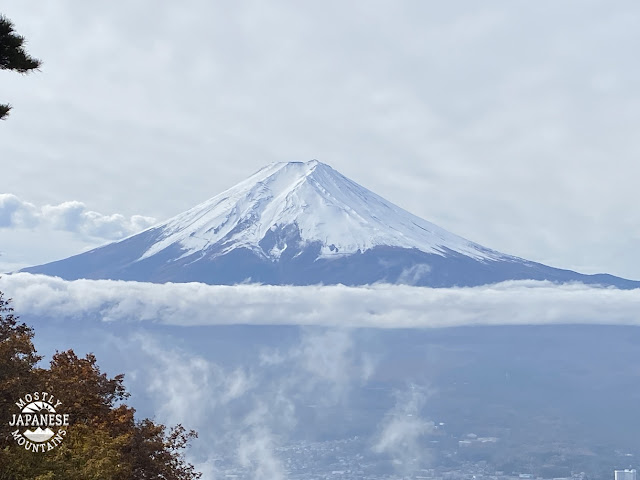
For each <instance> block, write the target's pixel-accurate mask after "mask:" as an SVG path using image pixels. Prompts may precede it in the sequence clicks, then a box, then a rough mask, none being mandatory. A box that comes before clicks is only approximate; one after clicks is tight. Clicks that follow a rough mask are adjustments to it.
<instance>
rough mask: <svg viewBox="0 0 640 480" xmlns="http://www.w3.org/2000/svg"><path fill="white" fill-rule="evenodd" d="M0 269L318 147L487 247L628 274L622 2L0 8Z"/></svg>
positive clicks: (153, 215) (121, 227)
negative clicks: (9, 25)
mask: <svg viewBox="0 0 640 480" xmlns="http://www.w3.org/2000/svg"><path fill="white" fill-rule="evenodd" d="M2 13H4V14H5V15H7V16H8V17H9V18H10V19H11V20H12V21H13V22H14V23H15V26H16V29H17V31H18V32H19V33H20V34H22V35H24V36H25V37H26V38H27V41H28V43H27V49H28V51H29V53H31V54H32V55H34V56H36V57H38V58H41V59H42V60H43V65H42V67H41V71H39V72H36V73H32V74H30V75H27V76H21V75H19V74H17V73H15V72H6V71H2V72H0V85H2V95H1V97H0V102H3V103H6V102H8V103H11V104H12V105H13V106H14V109H13V111H12V113H11V115H10V117H9V118H8V119H7V120H6V121H4V122H2V123H0V144H1V145H2V154H1V155H0V166H1V167H2V172H1V175H0V271H1V270H4V271H6V270H10V269H14V268H19V267H21V266H26V265H31V264H37V263H42V262H45V261H50V260H54V259H58V258H62V257H65V256H68V255H71V254H74V253H78V252H80V251H82V250H85V249H88V248H92V247H94V246H97V245H100V244H103V243H105V242H108V241H112V240H115V239H117V238H121V237H122V236H124V235H128V234H131V233H135V232H136V231H139V230H140V229H142V228H145V227H146V226H149V225H151V224H153V223H154V221H159V220H164V219H167V218H169V217H171V216H173V215H176V214H178V213H180V212H182V211H184V210H186V209H188V208H190V207H192V206H194V205H196V204H197V203H199V202H201V201H204V200H206V199H207V198H210V197H212V196H214V195H216V194H218V193H220V192H221V191H223V190H225V189H227V188H229V187H231V186H233V185H234V184H235V183H237V182H239V181H241V180H243V179H244V178H245V177H247V176H249V175H250V174H252V173H253V172H255V171H256V170H258V169H259V168H261V167H263V166H264V165H266V164H268V163H271V162H275V161H305V160H310V159H318V160H320V161H322V162H324V163H327V164H329V165H331V166H332V167H333V168H335V169H336V170H338V171H340V172H341V173H343V174H344V175H346V176H347V177H349V178H351V179H352V180H354V181H356V182H358V183H360V184H361V185H363V186H365V187H367V188H369V189H370V190H373V191H374V192H376V193H378V194H379V195H381V196H383V197H385V198H387V199H388V200H390V201H392V202H393V203H396V204H397V205H399V206H401V207H403V208H405V209H407V210H409V211H410V212H412V213H414V214H416V215H418V216H421V217H423V218H425V219H426V220H429V221H431V222H433V223H436V224H438V225H439V226H441V227H443V228H445V229H447V230H449V231H451V232H453V233H456V234H458V235H461V236H463V237H465V238H468V239H470V240H473V241H475V242H478V243H480V244H483V245H485V246H487V247H490V248H493V249H496V250H499V251H502V252H504V253H508V254H512V255H516V256H520V257H524V258H527V259H530V260H534V261H539V262H542V263H545V264H548V265H552V266H556V267H562V268H570V269H573V270H577V271H580V272H584V273H597V272H607V273H612V274H615V275H619V276H623V277H626V278H632V279H640V248H639V247H640V209H638V208H637V206H636V205H637V201H638V194H637V187H636V185H637V178H638V177H639V176H640V175H639V174H640V166H638V162H637V161H636V159H637V158H638V156H639V154H640V136H638V135H637V131H638V127H639V126H640V91H639V90H638V87H637V86H638V85H640V78H639V77H640V65H639V64H638V62H637V51H638V46H639V45H640V5H638V3H637V2H633V1H625V0H621V1H619V2H615V3H611V2H605V1H594V0H579V1H578V0H574V1H571V0H567V1H564V2H555V1H550V0H543V1H538V2H514V1H510V0H509V1H506V0H505V1H487V2H473V1H459V2H422V1H417V0H416V1H406V0H405V1H402V0H400V1H395V2H381V1H366V2H365V1H354V2H337V1H331V0H329V1H325V2H294V1H278V0H276V1H273V2H268V3H265V2H258V1H251V0H248V1H245V2H220V1H214V2H210V1H198V0H194V1H191V2H188V3H184V2H183V3H177V2H169V1H160V0H159V1H154V2H151V1H148V0H147V1H140V0H138V1H137V0H132V1H130V2H127V4H126V5H122V4H119V5H116V4H110V3H103V4H91V5H89V4H87V3H86V2H81V1H78V0H75V1H71V0H67V1H64V0H61V1H58V2H46V3H43V2H35V1H33V0H20V1H18V0H9V1H8V2H5V3H3V7H2Z"/></svg>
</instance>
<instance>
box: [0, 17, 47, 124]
mask: <svg viewBox="0 0 640 480" xmlns="http://www.w3.org/2000/svg"><path fill="white" fill-rule="evenodd" d="M24 42H25V39H24V37H23V36H21V35H18V34H17V33H16V32H15V30H14V28H13V23H12V22H11V20H9V19H8V18H7V17H5V16H4V15H0V70H13V71H15V72H18V73H29V72H30V71H32V70H35V69H37V68H38V67H39V66H40V63H41V62H40V60H38V59H37V58H33V57H31V56H30V55H29V54H28V53H27V52H26V50H25V49H24ZM10 110H11V105H8V104H0V119H4V118H5V117H6V116H7V115H8V114H9V111H10Z"/></svg>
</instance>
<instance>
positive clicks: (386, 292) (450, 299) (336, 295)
mask: <svg viewBox="0 0 640 480" xmlns="http://www.w3.org/2000/svg"><path fill="white" fill-rule="evenodd" d="M0 290H2V291H4V292H6V293H7V294H8V295H9V296H11V297H13V298H14V301H15V305H16V307H17V308H18V309H19V311H20V312H21V314H22V315H23V317H26V316H28V315H36V316H43V315H44V316H47V315H55V316H57V317H90V318H99V319H102V320H105V321H134V322H135V321H152V322H158V323H163V324H170V325H185V326H186V325H230V324H251V325H318V326H341V327H376V328H425V327H452V326H461V325H520V324H620V325H639V324H640V316H639V315H638V312H640V290H638V289H636V290H617V289H613V288H598V287H592V286H586V285H583V284H569V285H561V286H559V285H555V284H552V283H549V282H535V281H512V282H504V283H499V284H494V285H487V286H481V287H473V288H436V289H432V288H420V287H410V286H400V285H373V286H364V287H346V286H342V285H334V286H304V287H293V286H269V285H237V286H220V285H204V284H200V283H182V284H172V283H167V284H151V283H140V282H123V281H111V280H76V281H71V282H69V281H65V280H62V279H60V278H55V277H47V276H43V275H31V274H26V273H18V274H12V275H5V276H4V277H2V278H1V279H0ZM334 340H335V339H334ZM338 340H339V339H338ZM301 348H305V349H308V350H309V351H311V352H313V351H316V350H317V349H314V345H311V344H309V345H306V346H305V345H303V346H302V347H301ZM271 360H272V361H273V360H274V359H271ZM324 372H325V373H326V375H333V374H334V373H335V369H334V368H333V367H332V366H331V364H330V363H329V364H327V369H326V370H324ZM332 372H334V373H332ZM338 374H339V372H338V373H336V375H338Z"/></svg>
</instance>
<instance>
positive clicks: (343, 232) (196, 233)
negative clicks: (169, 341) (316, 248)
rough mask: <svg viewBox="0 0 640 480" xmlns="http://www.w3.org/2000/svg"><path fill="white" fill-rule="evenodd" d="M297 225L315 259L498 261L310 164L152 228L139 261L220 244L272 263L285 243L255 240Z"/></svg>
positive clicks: (260, 177) (254, 180)
mask: <svg viewBox="0 0 640 480" xmlns="http://www.w3.org/2000/svg"><path fill="white" fill-rule="evenodd" d="M289 225H296V226H297V227H298V229H299V234H300V239H301V240H302V241H303V242H306V243H308V242H320V243H321V251H320V257H321V258H329V257H336V256H344V255H349V254H353V253H356V252H358V251H360V252H364V251H366V250H369V249H371V248H373V247H376V246H381V245H384V246H394V247H400V248H416V249H418V250H421V251H423V252H426V253H435V254H438V255H444V254H445V253H446V251H447V250H452V251H454V252H458V253H460V254H463V255H466V256H469V257H472V258H474V259H478V260H482V259H484V260H496V259H498V258H501V257H504V255H502V254H500V253H498V252H495V251H492V250H489V249H487V248H484V247H482V246H480V245H477V244H475V243H473V242H470V241H468V240H465V239H464V238H461V237H459V236H457V235H453V234H451V233H449V232H447V231H446V230H443V229H442V228H440V227H438V226H436V225H434V224H432V223H430V222H427V221H425V220H423V219H421V218H418V217H416V216H415V215H412V214H411V213H409V212H407V211H406V210H403V209H402V208H400V207H398V206H396V205H394V204H392V203H390V202H388V201H386V200H385V199H383V198H382V197H380V196H378V195H376V194H375V193H373V192H371V191H369V190H367V189H366V188H364V187H362V186H360V185H358V184H357V183H355V182H353V181H351V180H349V179H348V178H346V177H344V176H343V175H341V174H340V173H338V172H337V171H335V170H334V169H333V168H331V167H329V166H328V165H325V164H323V163H320V162H318V161H316V160H312V161H309V162H291V163H275V164H271V165H269V166H267V167H265V168H263V169H261V170H260V171H258V172H257V173H255V174H254V175H252V176H251V177H249V178H248V179H246V180H245V181H243V182H241V183H239V184H238V185H236V186H234V187H232V188H230V189H229V190H227V191H225V192H223V193H221V194H219V195H217V196H215V197H213V198H212V199H210V200H207V201H206V202H204V203H202V204H200V205H198V206H196V207H194V208H192V209H190V210H188V211H187V212H185V213H182V214H180V215H178V216H176V217H174V218H172V219H170V220H168V221H167V222H166V223H163V224H160V225H158V226H156V227H154V228H160V229H161V230H162V234H161V239H160V240H159V241H157V242H156V243H155V244H153V245H152V246H151V247H150V248H149V249H148V250H147V251H146V252H144V254H143V255H142V256H141V258H140V259H145V258H148V257H151V256H153V255H156V254H158V253H159V252H161V251H162V250H164V249H166V248H168V247H169V246H172V245H176V244H177V245H179V246H180V247H181V249H183V252H184V253H183V257H186V256H189V255H191V254H193V253H195V252H198V251H203V250H206V249H208V248H209V247H210V246H212V245H214V244H218V243H221V245H219V247H220V248H219V249H218V250H217V253H216V254H215V255H217V256H219V255H224V254H226V253H228V252H229V251H231V250H233V249H236V248H239V247H245V248H248V249H250V250H252V251H254V252H255V253H256V254H258V255H260V256H264V257H267V258H271V259H277V258H278V257H279V256H280V255H281V253H282V251H283V250H285V249H286V248H287V247H288V245H287V244H286V243H285V244H284V245H282V246H281V247H279V246H277V245H276V246H274V247H272V248H271V249H269V250H268V251H264V249H263V248H262V247H261V245H260V242H261V240H263V239H264V238H265V236H266V235H267V233H268V232H269V231H270V230H271V231H274V230H276V229H277V228H278V227H282V226H289Z"/></svg>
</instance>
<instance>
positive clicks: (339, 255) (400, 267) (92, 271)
mask: <svg viewBox="0 0 640 480" xmlns="http://www.w3.org/2000/svg"><path fill="white" fill-rule="evenodd" d="M22 271H26V272H31V273H45V274H48V275H56V276H61V277H63V278H67V279H76V278H108V279H120V280H140V281H152V282H167V281H178V282H188V281H201V282H204V283H214V284H216V283H220V284H233V283H241V282H247V281H252V282H259V283H269V284H293V285H297V284H301V285H306V284H315V283H326V284H334V283H344V284H352V285H362V284H369V283H376V282H387V283H410V284H415V285H424V286H454V285H459V286H473V285H481V284H485V283H494V282H497V281H504V280H515V279H533V280H552V281H557V282H568V281H583V282H585V283H602V284H603V285H613V286H618V287H620V288H637V287H640V282H634V281H631V280H625V279H618V278H617V277H613V276H608V275H606V274H601V275H582V274H578V273H576V272H571V271H568V270H560V269H555V268H553V267H548V266H546V265H542V264H538V263H535V262H530V261H528V260H525V259H522V258H518V257H515V256H512V255H507V254H504V253H500V252H498V251H496V250H492V249H490V248H487V247H484V246H482V245H479V244H477V243H474V242H472V241H470V240H467V239H465V238H463V237H460V236H458V235H455V234H453V233H450V232H448V231H446V230H444V229H442V228H441V227H439V226H437V225H435V224H433V223H431V222H428V221H427V220H424V219H422V218H419V217H417V216H415V215H413V214H411V213H410V212H408V211H406V210H404V209H402V208H400V207H398V206H397V205H395V204H393V203H391V202H389V201H387V200H385V199H384V198H382V197H380V196H379V195H377V194H375V193H374V192H372V191H370V190H368V189H366V188H364V187H362V186H360V185H359V184H357V183H356V182H354V181H352V180H350V179H348V178H347V177H345V176H343V175H342V174H340V173H339V172H337V171H336V170H334V169H333V168H331V167H330V166H328V165H326V164H324V163H321V162H318V161H317V160H311V161H308V162H281V163H272V164H270V165H267V166H266V167H264V168H262V169H260V170H258V171H257V172H256V173H254V174H253V175H251V176H250V177H248V178H247V179H245V180H244V181H242V182H240V183H238V184H237V185H235V186H233V187H231V188H229V189H227V190H225V191H224V192H222V193H220V194H218V195H216V196H214V197H212V198H210V199H209V200H207V201H205V202H202V203H201V204H199V205H197V206H195V207H193V208H191V209H189V210H187V211H185V212H183V213H181V214H179V215H176V216H174V217H172V218H170V219H169V220H166V221H165V222H161V223H159V224H157V225H155V226H153V227H150V228H149V229H147V230H144V231H143V232H140V233H138V234H136V235H132V236H130V237H127V238H125V239H123V240H120V241H117V242H113V243H111V244H107V245H105V246H102V247H99V248H96V249H94V250H91V251H89V252H85V253H82V254H79V255H75V256H73V257H69V258H67V259H63V260H60V261H57V262H52V263H48V264H45V265H40V266H35V267H29V268H26V269H23V270H22Z"/></svg>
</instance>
